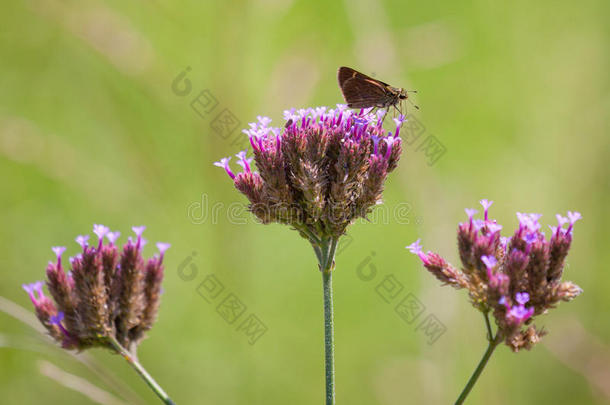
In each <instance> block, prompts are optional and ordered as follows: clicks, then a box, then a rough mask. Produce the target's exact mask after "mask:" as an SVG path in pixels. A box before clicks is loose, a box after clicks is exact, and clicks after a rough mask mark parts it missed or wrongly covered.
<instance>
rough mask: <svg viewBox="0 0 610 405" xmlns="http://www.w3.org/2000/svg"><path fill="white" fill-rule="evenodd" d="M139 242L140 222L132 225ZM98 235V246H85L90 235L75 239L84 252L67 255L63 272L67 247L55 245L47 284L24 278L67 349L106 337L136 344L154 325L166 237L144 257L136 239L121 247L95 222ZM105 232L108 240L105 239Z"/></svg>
mask: <svg viewBox="0 0 610 405" xmlns="http://www.w3.org/2000/svg"><path fill="white" fill-rule="evenodd" d="M133 230H134V232H135V233H136V235H137V237H138V243H141V244H143V243H144V240H143V239H142V238H141V235H142V232H143V231H144V227H143V226H140V227H134V228H133ZM94 232H95V234H96V235H97V236H98V238H99V239H100V244H99V247H98V248H97V249H95V248H89V247H87V240H88V236H79V237H77V238H76V241H77V242H78V243H79V245H81V247H82V248H83V250H82V252H81V253H79V254H77V255H76V256H75V257H72V258H70V261H69V262H70V267H71V268H70V270H69V271H68V272H67V273H66V272H65V271H64V269H63V268H62V266H61V262H60V258H61V255H62V254H63V253H64V251H65V250H66V249H65V248H64V247H53V252H55V254H56V256H57V258H58V260H57V263H53V262H51V263H49V265H48V266H47V269H46V274H47V280H46V285H47V288H48V291H49V293H50V297H47V296H45V295H44V293H43V285H44V283H43V282H42V281H37V282H35V283H32V284H24V285H23V289H24V290H25V291H26V292H27V294H28V296H29V297H30V299H31V301H32V303H33V304H34V309H35V311H36V316H37V318H38V319H39V320H40V322H41V323H42V324H43V325H44V326H45V328H46V329H47V331H48V332H49V334H50V335H51V336H52V337H53V338H54V339H55V340H57V341H58V342H60V343H61V344H62V347H64V348H66V349H78V350H83V349H86V348H89V347H95V346H101V347H110V348H112V346H111V345H109V343H108V337H110V336H112V337H114V338H115V339H117V340H118V341H119V342H120V343H121V345H123V346H124V347H135V345H137V344H138V343H139V342H140V341H141V340H142V338H143V337H144V333H145V332H146V331H147V330H149V329H150V328H151V327H152V324H153V323H154V320H155V318H156V314H157V310H158V307H159V297H160V294H159V291H160V289H161V282H162V279H163V265H162V260H163V256H164V254H165V252H166V250H167V249H168V248H169V244H168V243H158V244H157V247H158V249H159V252H160V255H159V256H154V257H152V258H151V259H148V261H146V260H145V259H144V258H143V257H142V250H141V249H140V248H139V246H138V244H134V243H132V242H131V240H129V241H128V242H127V243H126V244H125V245H124V246H123V248H122V249H119V247H117V246H115V242H116V240H117V238H118V235H119V232H109V231H108V228H106V227H105V226H103V225H97V224H96V225H95V226H94ZM104 236H106V237H107V238H108V244H106V245H104V244H103V241H104Z"/></svg>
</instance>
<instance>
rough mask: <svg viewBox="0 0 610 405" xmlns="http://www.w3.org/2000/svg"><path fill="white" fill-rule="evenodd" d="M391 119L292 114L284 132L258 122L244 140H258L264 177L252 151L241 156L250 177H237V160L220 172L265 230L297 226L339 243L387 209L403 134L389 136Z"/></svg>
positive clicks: (340, 110) (341, 110)
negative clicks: (375, 210) (377, 210)
mask: <svg viewBox="0 0 610 405" xmlns="http://www.w3.org/2000/svg"><path fill="white" fill-rule="evenodd" d="M383 114H385V112H383V111H379V112H378V113H377V114H370V113H367V112H365V111H364V110H360V111H359V112H354V111H351V110H347V109H346V107H345V106H344V105H337V108H336V109H327V108H326V107H319V108H315V109H313V108H308V109H302V110H298V111H295V110H294V109H292V110H290V111H285V112H284V119H285V120H286V124H285V126H284V127H283V128H281V129H280V128H275V127H271V126H270V122H271V119H269V118H267V117H258V122H257V123H251V124H250V128H249V129H248V130H244V132H245V133H246V134H247V135H248V137H249V139H250V144H251V145H252V150H253V154H254V162H255V163H256V167H257V169H258V172H257V171H254V170H253V168H252V164H251V162H252V158H247V157H246V151H242V152H240V153H238V154H237V155H236V157H237V158H238V162H237V164H238V165H240V166H241V167H242V168H243V171H242V172H240V173H238V174H235V173H233V171H232V170H231V168H230V167H229V160H230V158H224V159H221V160H220V161H219V162H216V163H215V165H216V166H219V167H222V168H224V169H225V170H226V172H227V174H228V175H229V176H230V177H231V179H233V182H234V184H235V187H236V188H237V189H238V190H239V191H240V192H242V193H243V194H244V195H246V197H248V200H249V201H250V210H251V211H252V213H254V215H256V216H257V217H258V218H259V219H260V220H261V221H262V222H263V223H270V222H278V223H283V224H288V225H291V226H293V227H294V228H295V229H297V230H299V231H300V233H301V234H302V236H304V237H310V235H312V234H313V235H315V236H316V237H319V238H320V239H322V238H325V237H339V236H340V235H342V234H343V233H344V232H345V228H346V227H347V226H348V225H349V224H350V223H351V222H352V221H353V220H354V219H356V218H357V217H365V216H366V215H367V214H368V213H369V212H370V211H371V209H372V207H373V206H374V205H375V204H377V203H380V202H381V197H382V191H383V185H384V182H385V179H386V176H387V174H388V173H389V172H391V171H392V170H394V169H395V168H396V166H397V164H398V160H399V158H400V153H401V139H400V137H399V131H400V126H401V124H402V122H403V120H404V117H402V116H401V117H399V118H397V119H395V120H394V121H395V122H396V125H397V127H396V131H395V132H394V134H392V133H391V132H389V133H386V131H385V130H384V129H383V127H382V123H383V120H382V118H383Z"/></svg>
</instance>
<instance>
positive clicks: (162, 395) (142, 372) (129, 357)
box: [108, 336, 175, 405]
mask: <svg viewBox="0 0 610 405" xmlns="http://www.w3.org/2000/svg"><path fill="white" fill-rule="evenodd" d="M108 343H109V344H110V345H111V346H112V348H113V349H114V350H115V351H116V352H117V353H118V354H120V355H121V356H122V357H123V358H124V359H125V360H126V361H127V363H129V365H130V366H131V367H133V369H134V370H136V372H137V373H138V375H139V376H140V377H142V379H143V380H144V381H145V382H146V384H147V385H148V386H149V387H150V389H152V390H153V392H154V393H155V394H157V396H158V397H159V399H161V401H163V403H164V404H167V405H175V403H174V401H172V400H171V399H170V397H169V396H168V395H167V393H166V392H165V391H164V390H163V388H161V386H160V385H159V384H158V383H157V382H156V381H155V379H154V378H153V377H152V376H151V375H150V374H149V373H148V371H146V369H145V368H144V367H142V365H141V364H140V362H139V361H138V359H137V358H136V356H135V355H133V354H132V353H130V352H129V350H127V349H125V348H124V347H123V346H121V344H120V343H119V342H118V341H117V340H116V339H115V338H114V337H113V336H110V337H109V338H108Z"/></svg>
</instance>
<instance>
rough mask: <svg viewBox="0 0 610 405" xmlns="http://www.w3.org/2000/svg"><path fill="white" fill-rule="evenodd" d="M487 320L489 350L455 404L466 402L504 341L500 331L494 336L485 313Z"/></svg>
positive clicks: (459, 404)
mask: <svg viewBox="0 0 610 405" xmlns="http://www.w3.org/2000/svg"><path fill="white" fill-rule="evenodd" d="M485 320H486V323H487V326H488V328H489V329H488V333H489V336H488V340H489V345H488V346H487V350H486V351H485V354H483V358H482V359H481V361H479V365H478V366H477V368H476V369H475V370H474V373H472V376H471V377H470V379H469V380H468V383H467V384H466V386H465V387H464V390H462V393H461V394H460V396H459V397H458V399H457V401H455V405H461V404H463V403H464V401H465V400H466V397H467V396H468V394H469V393H470V390H472V387H474V385H475V383H476V382H477V380H478V379H479V376H480V375H481V373H482V372H483V369H484V368H485V366H486V365H487V362H488V361H489V358H490V357H491V355H492V354H493V352H494V350H495V349H496V347H498V344H500V342H501V341H502V336H501V335H500V334H499V333H498V334H496V336H494V337H493V338H492V333H491V327H490V325H489V318H488V316H487V314H485Z"/></svg>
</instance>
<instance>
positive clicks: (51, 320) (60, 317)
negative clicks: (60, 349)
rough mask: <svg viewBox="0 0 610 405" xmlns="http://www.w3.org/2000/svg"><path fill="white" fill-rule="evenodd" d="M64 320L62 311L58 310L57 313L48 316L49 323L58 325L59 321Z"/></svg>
mask: <svg viewBox="0 0 610 405" xmlns="http://www.w3.org/2000/svg"><path fill="white" fill-rule="evenodd" d="M63 320H64V313H63V312H61V311H59V312H58V313H57V315H53V316H51V317H50V318H49V323H50V324H51V325H60V324H61V321H63Z"/></svg>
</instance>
